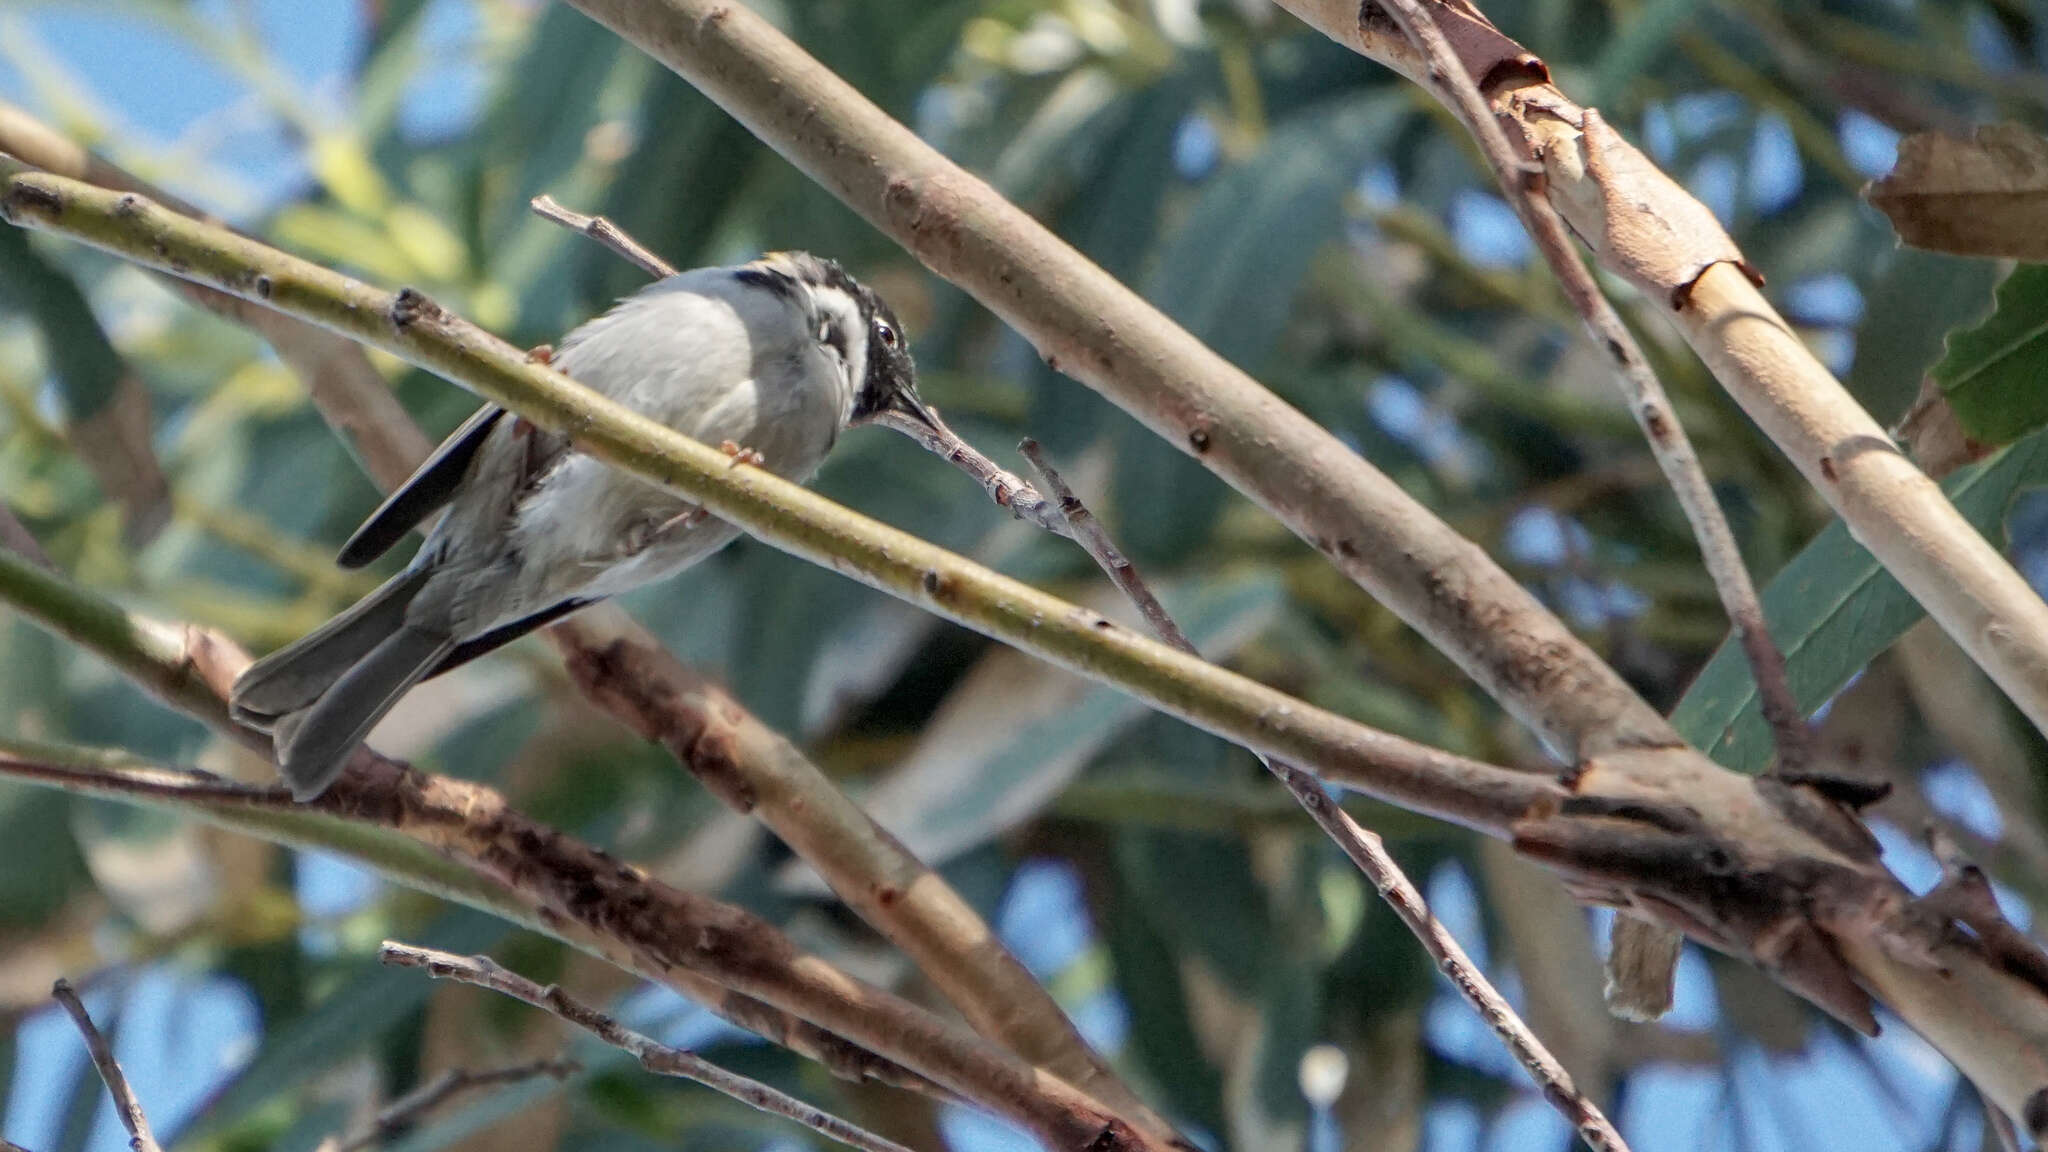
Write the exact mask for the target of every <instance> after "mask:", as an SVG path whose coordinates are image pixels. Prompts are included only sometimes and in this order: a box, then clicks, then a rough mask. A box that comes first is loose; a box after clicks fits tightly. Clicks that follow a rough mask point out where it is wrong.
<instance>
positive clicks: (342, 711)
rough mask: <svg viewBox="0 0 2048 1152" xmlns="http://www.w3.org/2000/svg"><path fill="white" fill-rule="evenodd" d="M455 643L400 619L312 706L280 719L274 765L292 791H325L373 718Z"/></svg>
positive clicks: (304, 795)
mask: <svg viewBox="0 0 2048 1152" xmlns="http://www.w3.org/2000/svg"><path fill="white" fill-rule="evenodd" d="M454 647H455V640H454V638H453V637H450V636H448V635H447V634H446V633H437V632H429V631H427V630H425V629H423V628H419V627H416V626H414V625H410V624H400V625H399V626H398V629H397V630H396V631H394V632H392V633H391V634H390V635H389V636H386V637H385V638H384V639H383V640H382V641H381V642H379V643H378V645H377V646H376V647H375V648H373V649H371V650H370V652H369V654H368V655H366V656H364V657H363V658H362V659H360V660H358V661H356V662H355V663H354V665H353V666H351V667H350V668H348V670H347V671H345V672H343V673H342V674H341V676H340V678H339V679H337V680H335V681H334V684H333V686H332V687H330V688H328V689H327V690H326V691H325V692H323V693H322V694H321V695H320V698H319V699H318V700H316V701H314V702H313V705H312V706H311V707H310V708H307V709H305V710H304V711H303V712H298V713H294V714H293V715H290V716H288V717H285V718H283V719H281V720H280V721H279V722H278V724H277V727H276V737H277V766H278V770H279V771H280V772H282V773H283V774H284V780H285V783H286V784H288V785H290V786H291V790H292V796H293V797H295V798H296V799H299V800H311V799H312V798H313V797H315V796H318V795H319V794H320V793H322V792H324V791H326V790H327V786H328V785H330V784H332V783H334V778H335V777H337V776H339V775H341V769H342V766H343V765H344V764H346V763H347V762H348V756H349V753H351V752H353V751H355V749H356V745H358V744H361V743H362V742H363V738H364V737H365V736H368V735H369V734H370V729H372V728H374V727H376V726H377V721H379V720H381V719H383V718H384V714H385V713H386V712H389V711H390V710H391V706H392V705H393V704H396V703H398V698H399V697H401V696H403V695H405V693H406V690H407V689H409V688H411V687H412V686H413V685H414V684H417V683H418V682H419V681H420V678H421V677H423V676H425V675H426V674H427V673H428V672H430V671H432V670H433V668H434V666H435V665H437V664H439V663H440V662H441V660H442V658H443V657H445V656H447V655H448V653H449V652H450V651H452V650H453V649H454Z"/></svg>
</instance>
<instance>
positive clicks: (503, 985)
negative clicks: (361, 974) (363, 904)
mask: <svg viewBox="0 0 2048 1152" xmlns="http://www.w3.org/2000/svg"><path fill="white" fill-rule="evenodd" d="M377 959H379V960H380V961H382V962H383V963H385V964H389V965H392V966H393V967H398V968H419V969H423V970H425V971H426V973H427V974H428V975H430V976H433V977H436V978H438V979H443V980H456V981H460V982H461V983H464V984H473V985H475V986H477V987H479V988H488V989H490V990H491V991H493V992H498V993H501V994H503V995H506V996H510V997H512V998H513V999H514V1000H519V1001H522V1002H524V1003H526V1004H530V1005H532V1006H533V1007H535V1008H538V1009H540V1010H541V1011H543V1012H547V1013H550V1014H552V1015H554V1016H558V1017H560V1018H561V1019H562V1020H563V1021H564V1022H565V1023H568V1024H572V1025H574V1026H576V1027H578V1028H581V1029H583V1030H584V1031H586V1032H588V1033H590V1034H591V1035H593V1036H595V1037H597V1038H598V1039H600V1040H602V1041H604V1042H605V1043H607V1044H610V1045H611V1046H612V1047H614V1048H617V1049H619V1050H621V1051H623V1052H625V1053H626V1054H627V1055H629V1056H632V1057H633V1058H635V1059H637V1060H638V1061H640V1066H641V1067H643V1068H645V1069H647V1070H648V1071H649V1072H653V1073H655V1074H657V1075H661V1076H678V1077H681V1078H683V1079H685V1080H694V1081H696V1082H697V1083H699V1084H702V1085H704V1086H705V1087H706V1088H710V1089H712V1090H713V1091H716V1092H722V1093H724V1094H725V1095H727V1096H730V1097H732V1098H733V1099H734V1100H737V1101H739V1102H740V1103H742V1104H745V1105H747V1106H748V1107H750V1108H758V1109H760V1110H761V1111H763V1112H767V1113H770V1114H772V1115H776V1116H783V1117H786V1118H788V1119H791V1120H794V1121H796V1122H797V1123H799V1124H802V1125H803V1126H804V1127H806V1128H809V1129H810V1130H811V1131H813V1132H816V1133H817V1134H818V1135H820V1136H823V1137H825V1138H826V1139H828V1140H835V1141H838V1142H839V1143H841V1144H844V1145H847V1146H848V1147H850V1148H859V1149H863V1150H864V1152H909V1150H908V1149H906V1148H904V1147H903V1146H902V1145H901V1144H898V1143H896V1142H895V1141H893V1140H885V1139H883V1138H882V1137H880V1136H877V1135H875V1134H874V1133H872V1132H869V1131H867V1130H866V1129H864V1128H861V1127H859V1126H857V1125H854V1124H851V1123H848V1122H847V1121H845V1120H842V1119H840V1118H839V1117H837V1116H834V1115H832V1114H831V1113H830V1112H827V1111H825V1110H823V1109H821V1108H814V1107H812V1106H811V1105H809V1104H806V1103H804V1102H803V1101H801V1100H798V1099H797V1098H796V1097H794V1096H790V1095H787V1094H785V1093H782V1092H778V1091H776V1090H775V1089H773V1088H770V1087H769V1086H768V1085H766V1084H763V1083H761V1082H760V1081H758V1080H751V1079H748V1078H747V1077H745V1076H741V1075H738V1074H737V1073H733V1072H728V1071H726V1070H725V1069H724V1068H721V1067H719V1066H718V1065H716V1064H713V1063H712V1062H710V1061H709V1060H706V1059H704V1058H703V1057H701V1056H698V1055H696V1054H695V1053H693V1052H684V1051H682V1050H681V1049H677V1048H671V1047H669V1046H668V1045H666V1044H661V1043H658V1042H656V1041H655V1040H654V1039H653V1038H652V1037H649V1036H645V1035H642V1034H641V1033H638V1032H635V1031H633V1030H632V1029H630V1028H627V1027H626V1026H625V1025H623V1024H620V1023H619V1022H618V1021H617V1020H614V1019H613V1018H611V1017H610V1016H607V1015H606V1014H604V1013H602V1012H599V1011H598V1010H597V1009H595V1008H592V1007H590V1006H589V1005H587V1004H584V1003H583V1002H582V1001H580V1000H577V999H575V998H574V997H572V996H570V995H569V994H568V993H567V992H564V991H563V990H562V989H561V987H560V986H559V985H554V984H550V985H548V986H546V987H542V986H541V985H539V984H537V983H535V982H534V981H532V980H528V979H527V978H526V977H524V976H521V975H519V974H518V973H517V972H513V971H510V970H508V969H506V968H504V967H503V966H501V965H499V964H498V963H497V962H496V961H494V960H492V959H490V958H489V957H487V956H457V955H455V954H454V953H452V952H440V951H436V950H434V949H432V948H419V947H415V946H413V945H410V944H401V943H398V942H397V941H393V940H386V941H385V942H384V946H383V947H382V948H381V949H379V950H378V953H377Z"/></svg>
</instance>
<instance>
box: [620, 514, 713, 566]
mask: <svg viewBox="0 0 2048 1152" xmlns="http://www.w3.org/2000/svg"><path fill="white" fill-rule="evenodd" d="M709 516H710V513H707V512H706V511H704V510H703V509H702V508H698V507H695V506H694V505H693V506H691V507H688V508H685V509H683V510H682V511H681V512H678V513H676V514H675V515H673V516H671V517H669V518H668V519H666V520H663V521H662V522H660V523H659V524H656V523H652V522H650V521H646V520H643V521H641V522H639V523H638V524H635V525H633V527H632V528H630V529H628V530H627V532H626V539H625V541H624V546H623V547H622V548H621V549H620V552H621V553H622V554H623V555H626V556H637V555H639V554H640V553H642V552H645V551H646V550H647V549H648V548H650V547H652V546H653V545H654V543H655V542H656V541H658V540H660V539H661V538H662V537H664V536H667V535H669V534H671V533H675V532H681V531H683V530H684V529H686V528H694V527H696V526H697V525H698V524H701V523H703V522H704V521H705V520H706V519H708V518H709Z"/></svg>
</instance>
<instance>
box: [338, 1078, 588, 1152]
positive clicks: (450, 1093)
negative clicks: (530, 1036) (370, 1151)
mask: <svg viewBox="0 0 2048 1152" xmlns="http://www.w3.org/2000/svg"><path fill="white" fill-rule="evenodd" d="M580 1071H582V1065H580V1064H578V1063H576V1062H575V1061H574V1060H561V1059H549V1060H530V1061H527V1062H526V1063H524V1064H508V1065H506V1066H505V1067H502V1068H486V1069H484V1070H482V1071H480V1072H479V1071H471V1070H470V1069H468V1068H451V1069H449V1070H448V1071H446V1072H443V1073H442V1074H441V1075H439V1076H436V1077H434V1078H433V1079H432V1080H430V1081H428V1082H427V1083H425V1084H422V1085H420V1086H419V1087H418V1088H417V1089H414V1090H413V1091H411V1092H408V1093H406V1094H405V1095H403V1096H401V1097H399V1098H398V1099H396V1100H393V1101H392V1102H391V1103H390V1104H389V1105H387V1106H385V1107H384V1108H382V1109H379V1110H378V1112H377V1114H376V1115H375V1116H373V1117H371V1118H370V1122H369V1123H368V1124H365V1125H363V1126H362V1128H360V1129H359V1130H357V1131H356V1132H354V1133H352V1134H349V1135H347V1136H339V1137H329V1138H328V1139H326V1140H323V1141H321V1143H320V1147H319V1148H318V1149H317V1152H362V1150H363V1149H365V1148H373V1147H375V1146H377V1145H379V1144H382V1143H383V1142H385V1141H386V1140H389V1139H391V1138H392V1137H394V1136H397V1135H399V1134H400V1133H402V1132H404V1131H405V1130H406V1129H408V1128H411V1127H412V1126H413V1125H415V1124H417V1123H419V1122H420V1119H421V1118H422V1117H424V1116H425V1115H426V1114H427V1113H429V1112H431V1111H433V1110H434V1109H436V1108H439V1107H440V1106H441V1105H443V1104H446V1103H447V1102H448V1101H450V1100H452V1099H454V1098H455V1097H457V1096H460V1095H462V1094H463V1093H465V1092H474V1091H476V1090H477V1089H479V1088H495V1087H497V1086H498V1085H501V1084H520V1083H524V1082H525V1081H528V1080H533V1079H537V1078H539V1077H542V1076H546V1077H548V1078H550V1079H553V1080H558V1081H559V1080H567V1079H568V1078H569V1077H571V1076H574V1075H575V1074H576V1073H578V1072H580Z"/></svg>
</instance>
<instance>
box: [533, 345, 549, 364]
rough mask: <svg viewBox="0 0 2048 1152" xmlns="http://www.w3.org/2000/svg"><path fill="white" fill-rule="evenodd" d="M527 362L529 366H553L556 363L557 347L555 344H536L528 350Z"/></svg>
mask: <svg viewBox="0 0 2048 1152" xmlns="http://www.w3.org/2000/svg"><path fill="white" fill-rule="evenodd" d="M526 362H527V363H528V364H553V363H554V362H555V346H554V345H553V344H535V345H534V346H533V347H531V348H528V349H527V350H526Z"/></svg>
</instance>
